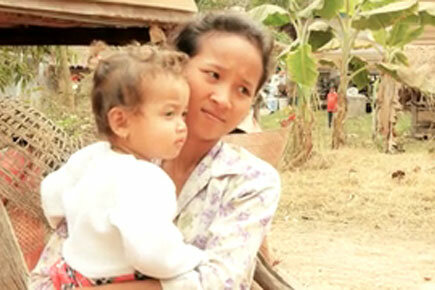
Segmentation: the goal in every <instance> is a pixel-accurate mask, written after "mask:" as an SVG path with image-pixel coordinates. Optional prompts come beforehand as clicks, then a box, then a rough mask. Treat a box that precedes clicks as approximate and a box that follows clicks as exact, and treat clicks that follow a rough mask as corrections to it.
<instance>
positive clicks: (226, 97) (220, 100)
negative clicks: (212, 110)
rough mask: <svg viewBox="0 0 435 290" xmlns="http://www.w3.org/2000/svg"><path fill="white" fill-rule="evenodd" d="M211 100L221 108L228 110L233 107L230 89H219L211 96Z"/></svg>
mask: <svg viewBox="0 0 435 290" xmlns="http://www.w3.org/2000/svg"><path fill="white" fill-rule="evenodd" d="M211 100H212V101H213V102H215V103H216V104H217V105H218V106H219V107H221V108H224V109H228V108H230V107H231V91H230V89H228V88H224V87H223V88H217V89H216V90H214V92H212V94H211Z"/></svg>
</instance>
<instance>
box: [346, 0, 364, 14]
mask: <svg viewBox="0 0 435 290" xmlns="http://www.w3.org/2000/svg"><path fill="white" fill-rule="evenodd" d="M345 1H346V2H349V7H347V5H346V2H344V5H343V7H342V8H341V9H340V13H341V14H343V15H349V16H352V15H353V14H354V13H355V9H356V7H357V6H358V5H360V4H361V2H363V1H364V0H345ZM348 8H349V10H348Z"/></svg>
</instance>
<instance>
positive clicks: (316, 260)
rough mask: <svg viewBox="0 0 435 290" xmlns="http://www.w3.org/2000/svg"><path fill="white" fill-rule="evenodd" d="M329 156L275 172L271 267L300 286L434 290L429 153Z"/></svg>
mask: <svg viewBox="0 0 435 290" xmlns="http://www.w3.org/2000/svg"><path fill="white" fill-rule="evenodd" d="M331 154H332V155H330V156H329V157H330V158H326V159H327V160H329V161H328V162H327V163H328V165H327V166H323V165H322V166H317V165H315V164H314V163H313V164H308V165H307V166H306V168H303V169H300V170H297V171H295V172H292V173H283V174H282V178H283V194H282V197H281V203H280V206H279V209H278V213H277V216H276V218H275V221H274V224H273V227H272V232H271V234H270V239H269V240H270V241H269V243H270V244H271V246H272V249H273V251H274V252H275V257H276V258H277V259H279V260H280V261H281V263H280V264H279V265H278V266H276V268H277V269H278V270H279V271H281V272H284V273H285V274H286V275H290V276H291V277H292V278H293V279H296V280H297V281H298V282H299V284H300V285H301V286H302V287H303V288H306V289H425V290H428V289H435V171H434V170H433V168H434V165H435V161H434V160H435V159H434V158H433V156H432V155H430V156H429V154H424V153H423V154H402V155H396V156H386V155H384V154H380V153H374V152H369V151H364V150H362V151H361V150H359V151H358V150H357V151H355V150H343V151H338V152H335V153H331ZM324 160H325V158H323V161H322V162H323V163H324ZM349 160H352V161H351V162H349ZM311 162H317V163H319V161H318V160H317V161H311ZM417 167H418V169H417V170H415V168H417ZM397 169H403V170H404V172H405V176H404V178H403V179H402V180H400V181H397V180H393V179H392V177H391V173H392V172H394V171H395V170H397ZM349 170H350V172H351V175H353V176H349ZM332 184H335V185H336V186H335V187H334V186H332ZM358 200H360V201H359V202H358Z"/></svg>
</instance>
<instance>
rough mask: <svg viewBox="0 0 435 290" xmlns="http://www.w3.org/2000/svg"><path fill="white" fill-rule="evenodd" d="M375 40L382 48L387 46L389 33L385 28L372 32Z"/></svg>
mask: <svg viewBox="0 0 435 290" xmlns="http://www.w3.org/2000/svg"><path fill="white" fill-rule="evenodd" d="M371 33H372V36H373V39H374V40H375V41H376V42H377V43H379V44H380V45H382V46H385V45H386V44H387V37H388V34H387V31H386V30H385V29H384V28H381V29H378V30H374V31H371Z"/></svg>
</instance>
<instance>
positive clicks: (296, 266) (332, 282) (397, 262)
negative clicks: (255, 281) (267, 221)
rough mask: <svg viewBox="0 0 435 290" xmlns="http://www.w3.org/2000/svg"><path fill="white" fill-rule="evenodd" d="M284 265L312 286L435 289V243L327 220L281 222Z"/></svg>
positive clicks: (275, 240) (277, 235)
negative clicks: (364, 229) (356, 227)
mask: <svg viewBox="0 0 435 290" xmlns="http://www.w3.org/2000/svg"><path fill="white" fill-rule="evenodd" d="M270 243H271V245H272V249H273V250H274V252H275V255H276V257H277V258H278V259H279V260H281V263H280V264H279V265H278V266H276V267H277V268H278V269H279V270H280V271H283V272H284V273H286V275H291V276H292V277H293V279H296V280H297V281H298V282H299V284H301V285H302V286H303V288H306V289H435V243H434V242H433V241H432V242H430V241H423V240H416V239H401V238H398V237H395V236H394V233H391V235H388V234H385V233H379V232H376V231H372V232H368V231H362V230H358V229H355V228H351V227H348V226H344V225H333V224H328V223H321V222H312V221H300V222H287V223H285V222H279V223H276V224H275V225H274V228H273V231H272V235H271V241H270Z"/></svg>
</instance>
